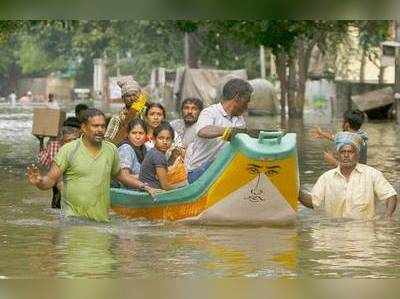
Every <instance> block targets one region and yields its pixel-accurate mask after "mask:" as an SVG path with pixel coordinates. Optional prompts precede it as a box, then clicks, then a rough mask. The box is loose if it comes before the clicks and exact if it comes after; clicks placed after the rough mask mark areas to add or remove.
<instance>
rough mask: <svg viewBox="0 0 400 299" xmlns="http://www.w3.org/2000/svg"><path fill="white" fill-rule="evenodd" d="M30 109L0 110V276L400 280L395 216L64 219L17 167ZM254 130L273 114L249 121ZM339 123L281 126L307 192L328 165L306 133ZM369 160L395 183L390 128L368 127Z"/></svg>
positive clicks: (33, 145)
mask: <svg viewBox="0 0 400 299" xmlns="http://www.w3.org/2000/svg"><path fill="white" fill-rule="evenodd" d="M31 123H32V110H31V109H22V108H15V109H8V108H6V107H1V106H0V188H1V189H0V190H1V192H0V277H15V278H17V277H23V278H29V277H36V278H37V277H42V278H44V277H140V278H141V277H150V278H163V277H182V276H185V277H400V275H399V274H398V273H397V271H396V269H397V264H398V263H399V262H398V260H400V259H399V257H400V254H399V253H398V252H399V250H398V249H399V247H400V242H399V238H400V225H399V222H398V221H396V222H394V223H391V224H388V223H386V222H368V223H365V222H359V221H343V220H341V221H338V220H331V219H325V218H324V216H323V215H317V214H314V212H313V211H311V210H308V209H305V208H303V207H302V208H300V211H299V220H300V221H299V225H298V226H297V227H294V228H287V229H272V228H265V227H264V228H263V227H261V228H245V227H243V228H227V227H226V228H224V227H192V226H182V225H174V224H167V223H162V222H147V221H136V222H134V221H126V220H123V219H120V218H118V217H117V216H116V215H113V216H112V221H111V224H107V225H104V224H97V223H92V222H88V221H83V220H76V219H75V220H74V219H71V220H67V219H65V218H64V217H63V215H62V214H61V213H60V212H59V211H55V210H52V209H50V208H49V206H50V200H49V194H50V193H49V192H42V191H38V190H36V189H34V188H33V187H30V186H28V185H27V184H26V181H25V178H24V169H25V167H26V165H28V164H30V163H32V162H34V161H35V158H34V157H35V153H36V152H37V147H38V144H37V141H36V140H35V138H34V137H32V136H31V135H30V130H31ZM249 123H250V124H251V125H253V126H256V127H259V128H260V127H266V128H272V127H276V126H278V125H280V123H279V119H276V118H266V117H264V118H263V117H258V118H250V119H249ZM317 124H318V125H320V126H321V127H323V128H326V129H332V128H337V127H340V124H339V121H335V122H334V123H331V122H330V121H329V119H327V117H325V116H324V115H312V116H310V115H308V116H307V118H306V119H305V120H304V121H303V122H296V123H289V124H285V126H286V127H287V128H288V130H289V131H292V132H296V133H298V144H299V148H298V153H299V162H300V173H301V182H302V184H303V186H305V187H306V188H310V187H311V186H312V184H313V183H314V182H315V180H316V179H317V178H318V176H319V175H320V174H321V173H322V172H324V171H325V170H327V169H328V167H327V166H326V165H324V163H323V162H322V151H323V150H325V149H330V147H331V145H330V144H329V143H328V142H325V141H313V140H311V139H310V136H309V134H308V132H309V130H310V129H311V128H312V127H313V126H315V125H317ZM365 130H366V131H367V132H368V134H369V136H370V144H369V149H368V153H369V164H370V165H372V166H374V167H377V168H378V169H380V170H381V171H383V172H384V174H385V176H386V177H387V178H388V179H389V180H390V181H391V182H392V183H395V185H396V183H397V181H396V179H397V177H398V175H399V172H400V171H399V163H398V162H399V161H400V151H399V146H398V143H397V139H396V135H397V134H398V129H397V128H396V127H395V126H394V124H393V123H391V122H381V123H368V124H366V125H365Z"/></svg>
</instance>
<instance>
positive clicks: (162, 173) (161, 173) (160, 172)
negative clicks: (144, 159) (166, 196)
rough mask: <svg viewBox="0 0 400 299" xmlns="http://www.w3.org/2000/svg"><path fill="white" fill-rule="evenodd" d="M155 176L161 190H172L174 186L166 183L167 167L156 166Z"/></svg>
mask: <svg viewBox="0 0 400 299" xmlns="http://www.w3.org/2000/svg"><path fill="white" fill-rule="evenodd" d="M156 174H157V178H158V180H159V181H160V185H161V189H163V190H173V189H174V187H173V186H171V185H170V184H168V180H167V168H164V167H156Z"/></svg>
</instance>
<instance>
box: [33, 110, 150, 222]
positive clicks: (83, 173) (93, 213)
mask: <svg viewBox="0 0 400 299" xmlns="http://www.w3.org/2000/svg"><path fill="white" fill-rule="evenodd" d="M82 131H83V135H82V137H81V138H79V139H77V140H75V141H72V142H70V143H68V144H66V145H64V146H63V147H62V148H61V149H60V151H59V152H58V154H57V155H56V157H55V159H54V163H53V164H52V166H51V169H50V171H49V172H48V173H47V174H46V175H44V176H42V175H40V173H39V170H38V168H37V167H36V166H31V167H28V173H27V174H28V180H29V182H30V183H31V184H32V185H34V186H36V187H38V188H39V189H41V190H47V189H50V188H52V186H54V185H55V184H56V183H57V181H58V180H59V179H60V177H61V175H63V181H64V188H63V191H62V200H61V207H62V209H63V210H64V211H65V214H66V216H77V217H83V218H88V219H92V220H95V221H105V222H108V221H109V215H108V209H109V207H110V181H111V178H112V177H114V178H116V179H117V180H118V181H120V182H121V183H123V184H124V185H126V186H130V187H132V188H139V189H143V190H146V191H147V192H149V193H150V194H152V195H153V194H154V190H153V189H152V188H150V187H148V186H147V185H146V184H144V183H142V182H140V181H139V180H138V179H137V178H135V177H134V176H126V175H124V173H123V172H121V168H120V162H119V158H118V153H117V148H116V147H115V145H114V144H112V143H110V142H108V141H104V133H105V116H104V114H103V112H101V111H100V110H98V109H94V108H91V109H88V110H86V111H85V113H84V114H83V116H82Z"/></svg>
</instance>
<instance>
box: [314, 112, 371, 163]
mask: <svg viewBox="0 0 400 299" xmlns="http://www.w3.org/2000/svg"><path fill="white" fill-rule="evenodd" d="M364 119H365V116H364V113H363V112H362V111H360V110H358V109H355V110H348V111H346V112H345V113H344V114H343V123H342V129H343V131H344V132H350V133H356V134H358V135H359V136H360V137H361V138H362V140H363V144H361V148H360V154H359V155H360V157H359V162H360V163H363V164H367V149H368V134H367V133H366V132H365V131H363V130H361V126H362V125H363V123H364ZM312 136H313V137H314V138H317V139H327V140H330V141H334V142H335V143H337V138H339V136H338V134H336V135H334V134H332V133H331V132H324V131H322V130H321V128H319V127H317V128H316V129H315V130H314V131H313V132H312ZM324 159H325V161H326V162H327V163H328V164H330V165H332V166H334V167H336V166H337V165H338V160H337V159H336V158H335V156H334V155H333V154H332V153H331V152H324Z"/></svg>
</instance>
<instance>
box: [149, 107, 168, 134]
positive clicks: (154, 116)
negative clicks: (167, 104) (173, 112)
mask: <svg viewBox="0 0 400 299" xmlns="http://www.w3.org/2000/svg"><path fill="white" fill-rule="evenodd" d="M146 119H147V124H148V125H149V126H150V127H151V128H152V129H155V128H157V127H158V126H159V125H160V124H161V122H162V121H163V120H164V113H163V111H162V109H161V108H158V107H151V108H150V110H149V112H148V113H147V115H146Z"/></svg>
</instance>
